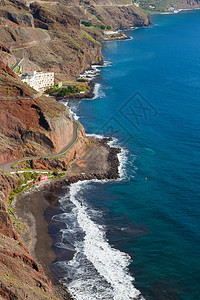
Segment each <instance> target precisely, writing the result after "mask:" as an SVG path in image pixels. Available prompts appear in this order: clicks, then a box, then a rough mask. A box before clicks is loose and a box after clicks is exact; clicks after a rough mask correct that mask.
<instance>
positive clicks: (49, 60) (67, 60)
mask: <svg viewBox="0 0 200 300" xmlns="http://www.w3.org/2000/svg"><path fill="white" fill-rule="evenodd" d="M4 3H5V5H1V6H0V43H2V44H3V45H5V46H6V47H7V48H8V49H9V51H10V53H9V54H6V53H5V51H0V52H1V53H3V58H4V62H6V63H8V64H9V66H11V65H13V64H14V59H15V61H16V62H17V61H19V60H20V59H21V58H23V59H25V60H26V61H28V62H30V63H29V65H30V68H29V69H31V68H32V64H33V63H34V68H35V69H41V68H42V69H45V70H52V71H54V72H55V75H56V80H62V81H66V80H74V79H76V78H77V76H78V75H79V74H80V73H81V72H83V71H84V70H85V69H87V68H88V67H90V65H91V64H92V63H101V62H102V60H103V58H102V54H101V44H100V43H99V42H98V41H97V40H101V39H103V38H104V33H103V29H102V28H107V27H108V28H112V29H117V28H118V29H122V28H127V27H130V26H137V27H138V26H147V25H149V24H150V22H151V20H150V17H149V15H148V14H146V13H145V12H144V11H143V10H142V9H140V8H139V7H137V6H135V5H134V4H132V2H131V1H129V0H126V1H124V0H118V1H113V0H112V1H111V0H110V1H109V2H106V1H102V0H96V1H85V2H84V1H68V0H59V1H56V2H53V1H51V2H49V3H50V4H49V5H48V4H47V3H48V2H47V1H46V2H43V1H36V2H34V3H32V4H30V3H29V1H27V2H26V1H15V0H12V1H7V0H5V1H4ZM84 21H88V22H90V23H91V25H92V26H90V28H88V26H84ZM102 26H103V27H102ZM96 39H97V40H96ZM0 49H1V47H0ZM25 69H26V68H25Z"/></svg>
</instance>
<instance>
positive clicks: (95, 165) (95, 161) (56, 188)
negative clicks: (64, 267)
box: [15, 143, 119, 299]
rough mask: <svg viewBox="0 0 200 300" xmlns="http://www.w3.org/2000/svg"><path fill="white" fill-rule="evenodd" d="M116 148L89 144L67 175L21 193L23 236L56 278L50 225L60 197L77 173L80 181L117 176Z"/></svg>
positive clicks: (19, 207)
mask: <svg viewBox="0 0 200 300" xmlns="http://www.w3.org/2000/svg"><path fill="white" fill-rule="evenodd" d="M117 152H119V151H116V149H115V150H113V148H110V147H108V146H107V145H103V144H101V143H100V144H99V146H98V147H94V146H90V147H87V149H86V152H85V155H84V157H83V158H82V160H79V161H78V162H77V163H76V164H74V166H73V168H72V169H71V170H70V171H69V172H68V174H67V176H65V177H64V178H60V179H54V180H51V181H49V182H46V183H42V184H40V186H38V187H37V188H34V189H32V190H31V191H29V192H26V193H22V194H20V195H19V196H18V199H17V201H16V204H15V212H16V215H17V217H18V218H19V219H20V221H22V222H23V223H25V225H26V231H25V232H24V233H22V234H20V239H21V240H22V242H23V243H24V244H25V246H26V247H27V248H28V249H29V251H30V253H31V254H32V255H33V256H34V257H35V258H36V260H37V261H38V262H39V263H40V264H41V265H42V267H43V268H44V271H45V273H46V275H47V276H48V277H49V278H51V280H52V281H53V282H54V278H52V274H51V271H50V265H51V264H52V263H53V262H54V261H55V260H56V254H55V252H54V250H53V248H52V244H53V241H52V238H51V237H50V235H49V225H50V224H51V222H52V221H51V217H52V215H53V212H54V209H55V210H56V207H57V201H58V199H59V197H60V196H61V193H65V194H66V190H67V186H68V185H69V184H70V183H71V182H73V181H72V178H73V180H74V177H76V181H78V180H84V179H91V178H93V177H92V176H96V175H95V174H98V175H97V177H98V178H101V176H102V178H105V176H107V177H109V178H110V176H118V164H119V162H118V159H117ZM116 173H117V174H116ZM83 174H84V175H83ZM106 174H107V175H106ZM111 174H113V175H111ZM97 177H96V178H97ZM56 289H57V290H59V292H58V293H57V294H59V293H61V294H62V296H61V297H62V298H63V299H70V298H69V295H68V293H67V292H66V291H65V290H64V288H63V287H61V286H58V287H56ZM61 290H62V291H61Z"/></svg>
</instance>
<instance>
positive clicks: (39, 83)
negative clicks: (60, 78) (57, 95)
mask: <svg viewBox="0 0 200 300" xmlns="http://www.w3.org/2000/svg"><path fill="white" fill-rule="evenodd" d="M21 80H22V81H23V82H26V83H27V84H28V85H30V86H31V87H32V88H34V89H35V90H36V91H44V90H47V89H48V88H50V87H51V86H53V85H54V72H37V71H33V72H28V73H25V74H23V75H22V77H21Z"/></svg>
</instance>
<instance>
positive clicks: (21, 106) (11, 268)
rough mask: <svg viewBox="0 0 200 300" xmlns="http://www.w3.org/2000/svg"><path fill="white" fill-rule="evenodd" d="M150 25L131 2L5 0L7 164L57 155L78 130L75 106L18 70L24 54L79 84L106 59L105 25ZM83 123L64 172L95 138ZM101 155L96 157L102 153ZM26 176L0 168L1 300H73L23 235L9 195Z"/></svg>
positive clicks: (1, 63) (0, 103)
mask: <svg viewBox="0 0 200 300" xmlns="http://www.w3.org/2000/svg"><path fill="white" fill-rule="evenodd" d="M84 22H86V23H84ZM87 22H89V26H88V24H87ZM150 22H151V21H150V17H149V16H148V15H147V13H145V12H144V11H143V10H142V9H140V8H138V7H136V6H135V5H133V4H132V3H131V2H130V1H127V0H120V1H119V0H118V1H100V0H98V1H97V0H95V1H91V2H87V1H86V2H84V1H64V0H60V1H56V2H54V1H36V2H33V1H31V0H29V1H23V0H10V1H7V0H4V1H1V2H0V120H1V123H0V164H3V163H7V162H10V161H13V160H16V159H19V158H22V157H30V156H43V157H45V158H46V156H48V155H51V154H52V155H54V154H55V153H58V152H59V151H61V150H62V149H63V147H65V146H66V145H68V143H69V142H70V141H71V140H72V136H73V135H74V131H73V130H74V122H73V120H72V117H71V114H70V112H69V109H68V108H66V107H65V106H64V105H62V104H60V103H58V102H57V101H56V100H54V98H53V97H47V96H46V95H41V93H38V92H36V91H35V90H33V89H32V88H31V87H30V86H28V85H27V84H24V83H22V81H21V80H20V77H19V76H18V75H19V72H20V70H18V71H16V73H17V74H18V75H17V74H16V73H14V72H13V71H12V69H13V70H14V67H16V68H17V69H19V68H18V67H17V66H18V63H19V62H21V61H22V59H23V68H24V70H23V71H28V70H38V71H39V70H46V71H53V72H54V73H55V79H56V83H57V82H58V81H64V82H66V81H70V82H71V81H76V79H77V77H78V76H79V74H80V73H81V72H83V71H84V70H86V69H87V68H89V67H90V66H91V64H93V63H95V64H97V63H98V64H101V63H102V62H103V57H102V53H101V44H100V42H99V41H101V40H103V39H104V38H105V34H104V30H105V29H112V30H115V29H119V28H120V29H122V28H127V27H130V26H137V27H138V26H148V25H149V24H150ZM76 126H77V127H78V130H77V135H78V140H77V142H76V143H75V145H73V147H72V148H70V149H69V150H70V151H69V152H68V157H67V158H66V157H65V159H64V161H63V160H62V159H57V158H56V159H55V158H51V159H50V160H48V163H49V164H51V165H50V166H49V167H51V169H52V168H54V167H55V166H56V167H57V166H59V164H60V165H61V167H60V169H61V170H66V169H68V168H69V166H71V162H72V161H73V160H75V158H77V157H79V156H81V157H82V155H83V153H85V148H86V145H87V144H88V141H87V138H86V136H85V132H84V128H83V127H82V126H81V125H80V124H78V125H77V124H76ZM89 144H90V143H89ZM96 147H97V146H96ZM93 148H94V149H96V148H95V147H93ZM93 148H92V149H93ZM97 148H98V147H97ZM94 149H93V150H92V151H94ZM98 149H101V148H98ZM98 151H99V153H100V152H101V151H100V150H98ZM108 152H109V151H108V150H106V155H109V154H108ZM94 157H95V160H96V152H94ZM100 157H101V156H100ZM110 160H111V159H110V157H109V162H110ZM115 160H116V159H115ZM39 163H40V166H39V167H41V164H43V165H42V167H45V166H44V165H45V164H47V163H46V160H45V159H44V161H42V160H40V162H39ZM35 164H38V162H35ZM82 164H85V162H82ZM92 164H93V163H92ZM93 165H94V164H93ZM116 166H117V164H116ZM116 166H115V169H116V168H117V167H116ZM36 167H37V166H36ZM109 172H110V171H109ZM109 172H108V174H110V173H109ZM109 176H111V175H109ZM108 178H109V177H108ZM110 178H113V177H112V176H111V177H110ZM23 180H25V178H24V175H21V174H12V175H11V174H9V173H5V172H4V171H1V172H0V205H1V210H0V270H1V271H0V298H3V299H24V298H27V299H68V296H67V295H66V294H64V296H63V295H60V294H59V295H58V298H56V296H55V292H54V289H53V287H52V283H51V281H50V280H49V278H47V276H46V275H45V274H44V271H43V269H42V267H41V266H40V265H39V264H38V263H37V261H36V260H35V258H33V257H32V256H31V255H30V253H29V251H28V250H27V249H26V247H25V246H24V245H23V244H22V243H21V242H20V240H19V236H18V235H17V234H16V228H14V226H13V222H14V221H13V219H14V218H13V213H12V211H11V210H10V208H9V195H10V193H11V191H12V190H14V189H17V187H18V186H19V183H20V182H21V181H22V182H23ZM19 225H20V224H19Z"/></svg>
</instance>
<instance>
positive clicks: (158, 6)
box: [138, 0, 200, 12]
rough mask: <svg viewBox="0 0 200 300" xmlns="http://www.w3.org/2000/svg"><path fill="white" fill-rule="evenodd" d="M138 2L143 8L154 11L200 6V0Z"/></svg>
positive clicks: (150, 0) (151, 0) (145, 0)
mask: <svg viewBox="0 0 200 300" xmlns="http://www.w3.org/2000/svg"><path fill="white" fill-rule="evenodd" d="M138 3H139V4H140V7H141V8H143V9H145V10H147V11H152V12H154V11H166V10H173V9H194V8H199V7H200V1H199V0H170V1H169V0H139V1H138Z"/></svg>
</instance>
